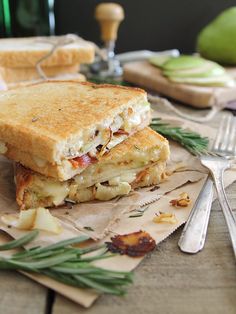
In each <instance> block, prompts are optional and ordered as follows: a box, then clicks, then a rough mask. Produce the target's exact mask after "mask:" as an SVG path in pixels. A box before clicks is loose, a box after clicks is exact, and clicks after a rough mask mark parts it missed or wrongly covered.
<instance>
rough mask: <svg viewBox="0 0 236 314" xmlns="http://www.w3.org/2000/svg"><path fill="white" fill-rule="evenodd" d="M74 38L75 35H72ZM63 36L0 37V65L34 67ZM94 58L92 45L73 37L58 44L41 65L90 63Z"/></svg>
mask: <svg viewBox="0 0 236 314" xmlns="http://www.w3.org/2000/svg"><path fill="white" fill-rule="evenodd" d="M74 38H75V37H74ZM65 40H68V37H67V38H66V37H65V36H50V37H27V38H6V39H0V66H2V67H13V68H22V67H35V65H36V63H37V62H38V61H39V60H40V59H41V58H43V57H44V56H46V55H47V54H48V53H49V52H50V51H51V50H52V47H53V44H55V43H58V42H59V41H61V42H62V41H64V42H65ZM93 60H94V45H93V44H92V43H90V42H88V41H85V40H80V39H75V40H74V42H73V43H70V44H65V45H64V46H59V47H58V48H57V49H55V50H54V52H53V53H52V54H51V55H50V56H49V57H48V58H46V59H45V60H44V61H43V62H42V66H47V67H48V66H65V65H71V64H75V63H80V64H81V63H91V62H93Z"/></svg>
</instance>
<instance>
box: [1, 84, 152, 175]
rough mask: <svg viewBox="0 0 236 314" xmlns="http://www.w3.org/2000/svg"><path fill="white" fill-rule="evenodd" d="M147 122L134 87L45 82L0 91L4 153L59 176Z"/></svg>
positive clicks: (145, 107) (142, 102) (138, 91)
mask: <svg viewBox="0 0 236 314" xmlns="http://www.w3.org/2000/svg"><path fill="white" fill-rule="evenodd" d="M149 121H150V105H149V103H148V102H147V95H146V93H145V92H144V91H143V90H141V89H137V88H130V87H122V86H114V85H95V84H91V83H88V82H84V83H78V82H74V81H48V82H42V83H39V84H35V85H31V86H27V87H22V88H17V89H14V90H10V91H6V92H1V98H0V141H1V146H2V147H5V149H4V152H3V153H5V155H6V156H7V157H9V158H10V159H13V160H15V161H19V162H20V163H22V164H23V165H24V166H26V167H29V168H31V169H32V170H35V171H38V172H39V173H41V174H44V175H46V176H53V177H55V178H56V179H59V180H67V179H69V178H71V177H73V176H74V175H76V174H78V173H80V172H82V171H83V170H84V169H85V168H86V167H87V166H88V165H89V164H91V163H92V162H96V161H97V160H99V158H100V156H101V155H103V154H104V153H106V152H107V151H108V150H109V149H111V148H112V147H114V146H115V145H117V144H119V143H120V142H121V141H123V140H124V139H126V138H127V137H129V136H130V135H132V134H133V133H135V132H136V131H138V130H140V129H142V128H144V127H145V126H147V125H148V124H149ZM0 152H1V150H0Z"/></svg>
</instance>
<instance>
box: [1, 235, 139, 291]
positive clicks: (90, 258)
mask: <svg viewBox="0 0 236 314" xmlns="http://www.w3.org/2000/svg"><path fill="white" fill-rule="evenodd" d="M37 235H38V231H37V230H34V231H32V232H30V233H28V234H27V235H25V236H23V237H21V238H19V239H18V240H13V241H11V242H8V243H7V244H4V245H1V246H0V251H2V250H10V249H13V248H22V246H23V245H25V244H27V243H29V242H30V241H32V240H33V239H34V238H35V237H36V236H37ZM88 239H89V237H87V236H80V237H76V238H72V239H69V240H65V241H60V242H58V243H55V244H52V245H49V246H47V247H35V248H32V249H29V250H23V251H20V252H19V253H15V254H13V255H11V256H10V257H4V256H0V270H1V269H10V270H11V269H15V270H24V271H27V272H33V273H38V274H43V275H46V276H48V277H51V278H53V279H55V280H57V281H60V282H62V283H64V284H67V285H71V286H75V287H80V288H91V289H95V290H96V291H97V292H104V293H110V294H115V295H123V294H124V293H125V289H124V287H125V286H126V285H128V284H130V283H132V277H133V274H132V272H118V271H111V270H108V269H103V268H100V267H96V266H94V265H93V264H92V262H94V261H95V260H99V259H104V258H107V257H111V256H113V254H108V253H107V248H106V246H105V245H100V246H90V247H87V248H78V247H73V246H72V244H79V243H82V242H84V241H86V240H88ZM92 252H93V254H92V255H89V254H88V253H92ZM95 253H96V254H95Z"/></svg>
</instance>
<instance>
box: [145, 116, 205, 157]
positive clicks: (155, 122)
mask: <svg viewBox="0 0 236 314" xmlns="http://www.w3.org/2000/svg"><path fill="white" fill-rule="evenodd" d="M151 128H152V129H153V130H154V131H156V132H158V133H160V134H162V135H163V136H166V137H167V138H169V139H171V140H173V141H176V142H178V143H179V144H180V145H182V146H183V147H185V148H186V149H187V150H188V151H189V152H190V153H192V154H193V155H200V154H204V153H206V152H207V147H208V143H209V140H208V138H207V137H202V136H201V135H200V134H198V133H196V132H192V131H187V130H185V129H182V128H181V127H175V126H172V125H170V124H168V123H165V122H162V121H161V119H159V118H154V119H152V123H151Z"/></svg>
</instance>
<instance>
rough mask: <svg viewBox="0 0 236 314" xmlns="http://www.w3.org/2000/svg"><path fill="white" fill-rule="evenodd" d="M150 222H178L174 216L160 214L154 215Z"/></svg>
mask: <svg viewBox="0 0 236 314" xmlns="http://www.w3.org/2000/svg"><path fill="white" fill-rule="evenodd" d="M152 221H153V222H155V223H170V224H176V223H177V222H178V220H177V219H176V217H175V214H172V213H162V212H159V214H156V216H155V217H154V218H153V220H152Z"/></svg>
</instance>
